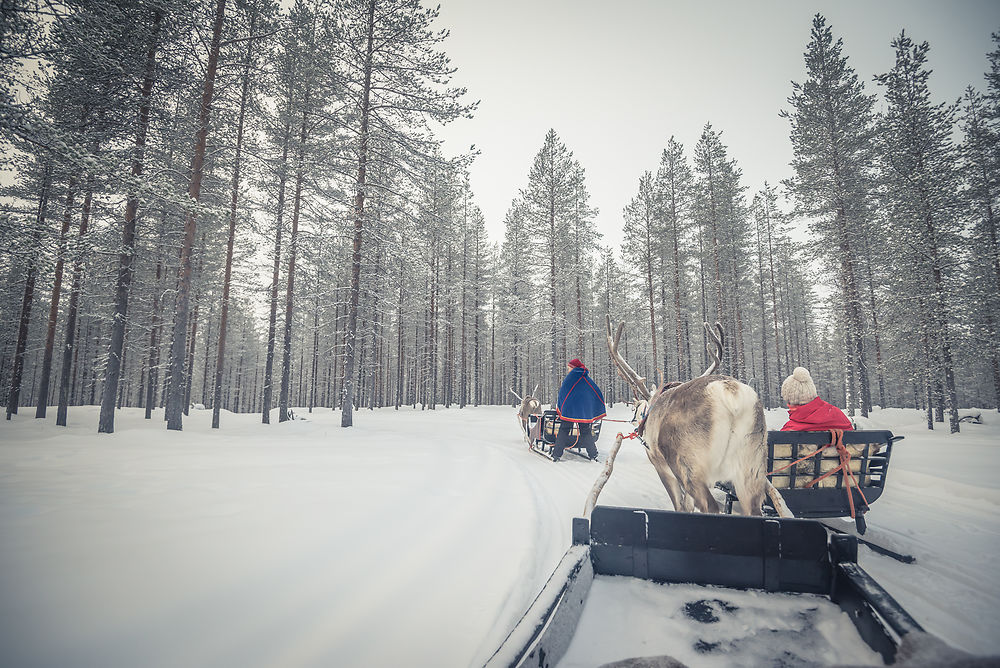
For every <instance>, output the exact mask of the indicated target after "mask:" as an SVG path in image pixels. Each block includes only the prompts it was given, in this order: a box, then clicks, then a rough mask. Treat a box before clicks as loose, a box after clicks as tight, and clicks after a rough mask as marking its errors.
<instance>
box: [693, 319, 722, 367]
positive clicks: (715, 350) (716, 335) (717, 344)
mask: <svg viewBox="0 0 1000 668" xmlns="http://www.w3.org/2000/svg"><path fill="white" fill-rule="evenodd" d="M704 324H705V334H706V335H707V336H708V342H707V343H705V350H707V351H708V355H709V357H711V358H712V363H711V364H710V365H709V366H708V368H707V369H705V372H704V373H703V374H701V376H698V377H699V378H701V377H703V376H710V375H712V374H713V373H715V372H716V371H717V370H718V369H719V366H721V365H722V347H723V343H722V342H723V340H724V338H725V335H724V334H723V332H722V325H721V324H719V323H718V322H717V323H715V327H714V328H713V327H712V326H711V325H709V324H708V323H707V322H706V323H704Z"/></svg>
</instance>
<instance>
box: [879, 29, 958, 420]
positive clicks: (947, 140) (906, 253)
mask: <svg viewBox="0 0 1000 668" xmlns="http://www.w3.org/2000/svg"><path fill="white" fill-rule="evenodd" d="M892 46H893V48H894V49H895V50H896V63H895V65H894V67H893V68H892V69H891V70H890V71H889V72H886V73H885V74H880V75H877V76H876V77H875V79H876V81H878V83H879V84H880V85H882V86H884V87H885V94H886V100H887V103H888V109H887V111H886V114H885V117H884V119H883V129H882V132H883V146H884V148H883V152H884V153H883V161H884V173H885V180H886V182H887V186H888V187H887V190H886V196H887V200H888V204H889V206H890V207H891V214H890V224H891V225H892V226H893V228H894V230H893V231H894V233H895V235H894V236H895V238H896V239H905V240H906V243H905V244H904V245H901V247H899V248H898V249H897V254H898V257H900V258H901V259H902V258H905V259H906V262H905V264H904V265H903V266H908V267H910V268H911V271H910V272H906V273H903V274H900V275H899V278H900V280H901V281H902V283H903V285H905V286H906V288H908V290H907V292H905V293H902V294H917V295H920V297H921V303H922V307H923V308H922V309H921V311H920V318H921V320H922V322H921V323H920V325H921V327H922V328H924V330H925V331H926V333H927V335H928V341H929V343H928V345H929V354H930V359H931V360H932V365H933V366H934V367H935V371H936V373H935V377H934V378H932V379H931V380H932V381H934V382H937V381H942V382H943V384H944V394H945V396H944V399H945V403H946V406H947V408H948V410H949V411H950V426H951V431H952V433H955V432H957V431H958V430H959V425H958V405H957V403H958V402H957V396H956V388H955V375H954V360H953V354H952V346H953V342H952V339H953V334H952V332H951V329H952V315H951V313H952V305H951V303H952V301H953V300H952V294H951V289H950V288H949V285H948V282H949V280H950V276H949V275H948V274H949V272H950V271H951V267H953V265H954V258H955V257H956V255H957V243H958V233H959V231H960V225H961V223H960V219H959V211H958V197H957V194H958V176H959V175H958V171H957V169H956V165H957V163H958V159H957V158H958V156H957V152H956V149H955V147H954V145H953V144H952V141H951V134H952V131H953V129H954V126H955V115H956V105H949V104H943V103H942V104H937V105H935V104H933V103H932V102H931V100H930V90H929V88H928V84H927V79H928V76H929V74H930V70H928V69H927V66H926V62H927V53H928V51H929V50H930V46H929V45H928V44H927V42H923V43H921V44H915V43H914V42H913V41H912V40H911V39H910V38H909V37H907V36H906V33H905V32H903V33H900V36H899V37H898V38H896V39H895V40H893V42H892Z"/></svg>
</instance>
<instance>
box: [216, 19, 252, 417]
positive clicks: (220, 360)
mask: <svg viewBox="0 0 1000 668" xmlns="http://www.w3.org/2000/svg"><path fill="white" fill-rule="evenodd" d="M256 24H257V14H256V13H254V14H252V15H251V17H250V26H249V28H248V31H249V34H250V35H251V36H252V35H253V34H254V29H255V27H256ZM253 44H254V40H253V39H250V40H248V41H247V55H246V61H245V62H244V65H243V89H242V91H241V93H240V114H239V120H238V121H237V123H236V155H235V156H234V160H235V164H234V165H233V184H232V194H231V196H230V200H229V237H228V241H227V243H226V271H225V278H223V281H222V314H221V315H220V316H219V349H218V352H216V355H215V387H214V388H213V392H212V429H218V428H219V410H220V406H219V404H220V403H222V371H223V368H224V365H225V359H226V325H227V324H228V322H229V284H230V281H231V279H232V275H233V244H234V242H235V240H236V207H237V202H238V201H239V197H240V167H241V164H240V161H241V160H242V158H243V121H244V119H245V118H246V111H247V98H248V97H249V95H250V63H251V60H252V58H253Z"/></svg>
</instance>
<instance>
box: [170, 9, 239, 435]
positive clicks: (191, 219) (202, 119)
mask: <svg viewBox="0 0 1000 668" xmlns="http://www.w3.org/2000/svg"><path fill="white" fill-rule="evenodd" d="M225 12H226V0H217V4H216V10H215V24H214V26H213V29H212V46H211V49H210V51H209V56H208V69H207V72H206V74H205V88H204V90H203V92H202V97H201V107H200V108H199V111H198V133H197V140H196V142H195V147H194V155H193V156H192V159H191V184H190V186H189V188H188V196H189V197H190V198H191V199H192V200H194V201H195V202H197V201H198V199H199V197H200V196H201V181H202V175H203V168H204V163H205V148H206V144H207V139H208V120H209V112H210V111H211V106H212V95H213V92H214V89H215V73H216V69H217V67H218V63H219V42H220V41H221V38H222V23H223V20H224V19H225ZM196 225H197V217H196V212H195V210H194V209H191V210H189V211H188V212H187V216H186V218H185V221H184V242H183V245H182V246H181V267H180V285H179V286H178V290H177V309H176V314H175V317H174V340H173V343H172V345H171V349H170V388H169V391H168V396H167V411H166V413H167V429H172V430H175V431H180V430H181V429H182V428H183V424H182V420H183V418H182V417H181V415H182V409H183V408H184V406H183V401H184V349H185V348H186V347H187V345H186V344H187V340H186V336H187V319H188V300H189V297H190V294H191V252H192V249H193V247H194V235H195V228H196Z"/></svg>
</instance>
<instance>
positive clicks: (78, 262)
mask: <svg viewBox="0 0 1000 668" xmlns="http://www.w3.org/2000/svg"><path fill="white" fill-rule="evenodd" d="M93 198H94V177H93V176H90V177H89V178H88V179H87V194H86V195H85V196H84V198H83V212H82V215H81V216H80V233H79V236H78V238H79V240H80V241H81V242H82V241H83V239H84V236H85V235H86V234H87V224H88V223H89V222H90V205H91V202H92V201H93ZM82 253H83V250H82V249H77V251H76V259H75V260H74V262H73V280H72V287H71V288H70V293H69V311H68V313H67V314H66V341H65V343H63V359H62V371H61V373H60V379H59V407H58V408H57V409H56V424H57V425H59V426H62V427H65V426H66V417H67V415H66V414H67V413H68V412H69V395H70V371H71V369H72V366H73V353H74V352H75V346H76V338H75V337H76V330H77V327H76V318H77V312H78V310H79V303H80V283H81V282H82V280H83V258H82Z"/></svg>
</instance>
